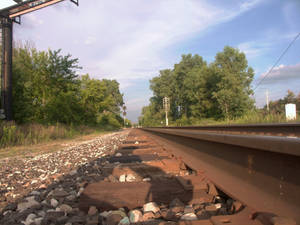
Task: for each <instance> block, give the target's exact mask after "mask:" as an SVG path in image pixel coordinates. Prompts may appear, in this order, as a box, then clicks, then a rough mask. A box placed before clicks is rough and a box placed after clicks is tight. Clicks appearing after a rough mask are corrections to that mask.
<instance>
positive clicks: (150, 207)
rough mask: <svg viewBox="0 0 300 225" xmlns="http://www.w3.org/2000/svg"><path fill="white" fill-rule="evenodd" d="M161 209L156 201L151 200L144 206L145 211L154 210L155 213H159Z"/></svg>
mask: <svg viewBox="0 0 300 225" xmlns="http://www.w3.org/2000/svg"><path fill="white" fill-rule="evenodd" d="M159 210H160V209H159V207H158V205H157V204H156V203H155V202H149V203H146V204H145V205H144V206H143V211H144V212H154V213H157V212H158V211H159Z"/></svg>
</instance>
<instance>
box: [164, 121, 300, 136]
mask: <svg viewBox="0 0 300 225" xmlns="http://www.w3.org/2000/svg"><path fill="white" fill-rule="evenodd" d="M160 128H166V127H160ZM167 128H168V129H189V130H197V131H206V132H218V133H240V134H259V135H269V136H293V137H300V123H277V124H236V125H212V126H181V127H167Z"/></svg>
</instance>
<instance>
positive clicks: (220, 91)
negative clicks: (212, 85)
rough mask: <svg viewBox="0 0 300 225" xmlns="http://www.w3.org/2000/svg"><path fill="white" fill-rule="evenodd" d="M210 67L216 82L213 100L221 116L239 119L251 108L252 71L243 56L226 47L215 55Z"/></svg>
mask: <svg viewBox="0 0 300 225" xmlns="http://www.w3.org/2000/svg"><path fill="white" fill-rule="evenodd" d="M212 66H213V67H214V70H215V72H216V73H215V74H214V75H215V76H217V80H218V83H217V84H216V87H217V90H216V91H214V92H213V98H214V99H215V100H216V101H217V102H218V104H219V107H220V109H221V111H222V115H223V116H224V117H225V118H234V117H239V116H242V115H243V114H244V113H245V112H247V111H249V110H250V109H251V108H253V107H254V102H253V101H252V100H251V98H250V95H251V94H252V93H253V91H252V89H251V87H250V84H251V82H252V80H253V76H254V71H253V69H252V68H251V67H248V62H247V59H246V56H245V54H244V53H242V52H239V50H238V49H234V48H232V47H229V46H226V47H225V48H224V50H223V52H220V53H218V54H217V55H216V58H215V62H214V63H213V65H212Z"/></svg>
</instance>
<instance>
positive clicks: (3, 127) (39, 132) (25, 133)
mask: <svg viewBox="0 0 300 225" xmlns="http://www.w3.org/2000/svg"><path fill="white" fill-rule="evenodd" d="M106 130H107V129H104V128H99V127H88V126H66V125H62V124H56V125H48V126H45V125H41V124H25V125H17V124H15V123H13V122H1V123H0V148H1V149H3V148H8V147H13V146H21V145H22V146H29V145H36V144H39V143H45V142H49V141H53V140H62V139H71V138H74V137H78V136H81V135H90V134H94V133H98V134H99V133H103V132H105V131H106ZM0 151H1V150H0Z"/></svg>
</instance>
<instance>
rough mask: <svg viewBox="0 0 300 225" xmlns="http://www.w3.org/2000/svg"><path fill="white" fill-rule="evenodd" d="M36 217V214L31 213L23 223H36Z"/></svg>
mask: <svg viewBox="0 0 300 225" xmlns="http://www.w3.org/2000/svg"><path fill="white" fill-rule="evenodd" d="M35 218H36V215H35V214H33V213H31V214H29V215H28V216H27V218H26V220H25V221H22V223H23V224H24V225H30V224H32V223H34V219H35Z"/></svg>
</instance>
